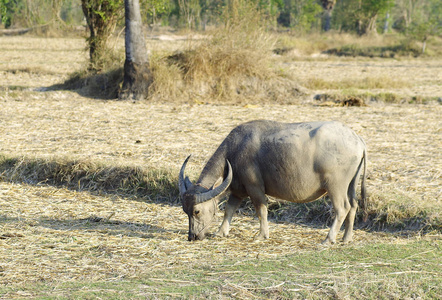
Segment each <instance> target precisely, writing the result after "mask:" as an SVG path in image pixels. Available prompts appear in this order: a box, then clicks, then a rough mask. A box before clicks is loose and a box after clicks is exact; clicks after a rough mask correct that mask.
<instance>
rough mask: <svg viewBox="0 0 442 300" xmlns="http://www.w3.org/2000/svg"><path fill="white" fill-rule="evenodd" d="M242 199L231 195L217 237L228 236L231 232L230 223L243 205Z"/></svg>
mask: <svg viewBox="0 0 442 300" xmlns="http://www.w3.org/2000/svg"><path fill="white" fill-rule="evenodd" d="M241 201H242V199H241V198H239V197H236V196H234V195H230V197H229V200H228V201H227V204H226V209H225V211H224V219H223V222H222V223H221V227H220V228H219V230H218V232H217V233H216V235H217V236H228V235H229V231H230V223H231V222H232V217H233V215H234V214H235V212H236V210H237V209H238V207H239V205H240V204H241Z"/></svg>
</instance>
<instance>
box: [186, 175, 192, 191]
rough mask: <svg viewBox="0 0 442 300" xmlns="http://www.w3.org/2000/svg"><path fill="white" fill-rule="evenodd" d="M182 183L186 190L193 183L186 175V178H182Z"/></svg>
mask: <svg viewBox="0 0 442 300" xmlns="http://www.w3.org/2000/svg"><path fill="white" fill-rule="evenodd" d="M184 184H185V185H186V190H188V189H189V188H190V187H191V186H192V185H193V183H192V182H191V181H190V179H189V177H188V176H186V178H185V179H184Z"/></svg>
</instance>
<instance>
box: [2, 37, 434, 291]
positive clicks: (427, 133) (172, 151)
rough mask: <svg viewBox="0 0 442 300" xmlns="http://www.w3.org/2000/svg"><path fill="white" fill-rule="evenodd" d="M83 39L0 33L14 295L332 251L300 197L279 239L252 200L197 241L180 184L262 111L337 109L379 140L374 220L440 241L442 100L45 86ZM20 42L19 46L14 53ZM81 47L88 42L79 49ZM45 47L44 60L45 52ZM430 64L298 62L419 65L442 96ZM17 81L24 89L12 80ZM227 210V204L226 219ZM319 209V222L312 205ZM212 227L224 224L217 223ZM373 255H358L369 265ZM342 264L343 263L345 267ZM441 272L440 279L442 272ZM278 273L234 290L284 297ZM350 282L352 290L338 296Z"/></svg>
mask: <svg viewBox="0 0 442 300" xmlns="http://www.w3.org/2000/svg"><path fill="white" fill-rule="evenodd" d="M79 43H84V41H80V40H63V39H61V40H55V39H54V40H46V39H34V38H31V42H29V41H28V40H27V38H26V37H21V38H1V39H0V45H1V46H0V57H3V58H2V59H0V60H2V64H0V78H2V79H1V80H0V86H1V88H0V102H1V109H0V124H1V127H0V154H1V155H2V158H1V160H2V164H1V176H0V178H1V179H2V180H1V181H0V208H1V210H0V224H1V227H0V283H1V284H2V285H3V286H4V287H5V288H6V287H8V286H9V287H11V290H10V291H9V292H8V293H7V294H5V295H6V296H5V297H6V298H8V297H10V298H11V297H25V296H24V294H23V293H28V294H26V295H28V296H29V297H32V296H33V295H35V294H37V295H38V294H39V292H35V294H34V293H33V292H29V291H28V292H26V291H27V285H29V284H38V283H48V284H51V288H52V289H53V292H54V293H56V292H57V290H58V287H59V286H60V285H61V284H62V283H66V282H67V283H69V282H72V283H74V282H96V281H101V282H109V283H112V284H114V283H115V284H116V283H117V282H121V281H122V280H133V279H134V280H135V279H140V278H144V279H146V278H147V279H149V278H152V276H153V275H152V274H155V277H153V279H152V280H151V281H152V282H153V283H155V282H157V281H158V280H162V278H163V277H166V274H167V273H168V272H171V270H174V272H176V273H174V274H179V273H180V272H183V274H184V273H186V272H188V270H189V269H188V268H189V265H192V264H198V265H201V266H203V268H205V271H204V272H205V273H204V274H206V275H201V276H215V275H207V274H208V273H211V274H212V273H213V274H218V273H220V272H222V270H220V269H215V270H214V269H211V268H212V267H211V266H213V265H216V266H218V267H219V266H221V265H223V264H224V262H225V261H226V260H230V261H233V262H234V263H232V265H234V264H235V262H237V263H239V264H247V263H250V264H252V265H253V264H254V263H255V262H256V261H257V258H259V259H263V260H270V261H274V262H278V261H280V260H281V259H283V258H284V257H285V256H286V255H288V254H293V253H299V254H300V255H302V254H306V255H308V254H309V253H314V254H317V253H321V251H323V250H325V249H323V248H321V247H320V246H318V243H319V242H320V241H321V240H322V239H323V238H324V237H325V236H326V234H327V231H328V229H327V228H324V227H321V228H315V226H306V225H304V224H300V223H299V220H300V218H299V217H300V216H296V215H294V214H293V212H297V213H299V211H300V210H296V207H297V206H296V205H294V204H290V205H284V206H281V207H279V208H275V209H274V210H273V212H274V219H273V222H270V233H271V239H269V240H268V241H265V242H262V243H254V242H252V237H253V235H254V234H256V232H257V229H258V221H257V220H255V219H254V218H253V217H252V216H251V215H250V214H249V213H248V212H247V209H244V210H245V212H244V213H243V214H242V215H241V216H239V217H236V218H235V219H234V222H233V224H232V225H233V226H232V236H231V237H229V238H227V239H208V240H205V241H202V242H199V243H188V242H187V240H186V234H187V217H186V215H185V214H184V213H183V212H182V209H181V207H180V206H179V205H178V204H177V198H176V195H177V192H176V190H174V189H173V186H174V184H175V183H176V175H177V173H178V170H179V168H180V166H181V164H182V162H183V160H184V159H185V157H186V156H187V155H188V154H190V153H192V154H193V156H192V161H191V162H190V163H189V165H188V172H189V175H190V176H191V178H192V179H195V178H196V177H197V175H198V172H199V171H200V170H201V168H202V166H203V163H204V162H205V161H206V160H207V159H208V157H209V156H210V155H211V153H213V151H214V150H215V149H216V147H217V146H218V144H219V143H220V142H221V141H222V139H223V138H224V137H225V135H226V134H227V133H228V132H229V131H230V130H231V129H232V128H233V127H234V126H235V125H237V124H238V123H241V122H245V121H248V120H252V119H258V118H265V119H270V120H279V121H286V122H298V121H311V120H331V119H335V120H340V121H342V122H344V123H346V124H348V125H350V126H351V127H352V128H353V129H354V130H355V131H356V132H357V133H358V134H360V135H361V136H362V137H364V139H365V141H366V142H367V145H368V151H369V174H368V175H369V176H368V182H367V184H368V191H369V192H370V200H371V206H370V208H371V209H372V210H373V212H372V216H373V217H374V218H378V219H379V220H377V221H376V220H374V221H375V222H377V223H376V224H380V226H381V224H388V222H390V223H393V224H397V225H398V226H399V227H400V226H401V223H404V224H405V223H407V224H408V225H410V226H416V228H420V229H425V230H426V232H428V231H429V230H433V231H432V232H431V233H430V234H427V235H426V236H425V237H423V239H424V240H430V241H431V240H435V243H439V241H440V229H441V228H440V224H441V220H440V215H441V212H442V204H441V190H440V187H441V186H442V176H441V175H442V174H441V169H442V168H441V162H442V154H441V151H440V148H441V145H442V140H441V128H442V126H441V121H440V115H441V111H442V108H441V106H440V105H439V104H435V103H432V104H428V105H403V106H401V105H384V104H377V105H371V106H368V107H357V108H356V107H349V108H347V107H317V106H313V105H310V104H306V105H279V104H272V103H270V102H266V103H265V104H259V103H255V104H253V105H251V104H248V103H245V104H244V105H236V106H230V105H212V104H208V105H206V104H204V105H198V104H195V103H191V104H183V102H184V101H182V100H181V99H176V101H170V102H168V103H161V102H154V103H151V102H136V103H133V102H118V101H103V100H96V99H91V98H86V97H82V96H80V95H78V94H77V93H74V92H68V91H44V90H45V89H42V88H41V87H47V86H50V85H53V84H56V83H60V81H62V80H63V79H65V78H67V76H68V73H69V72H70V71H72V69H73V68H76V66H78V68H81V66H80V64H79V63H78V64H77V59H79V58H81V59H84V56H83V53H82V52H81V50H82V49H83V47H84V44H81V45H78V44H79ZM25 45H27V46H25ZM30 45H32V46H30ZM15 46H16V47H17V49H21V50H20V51H15V52H14V51H12V49H14V47H15ZM26 47H29V49H30V50H27V49H26ZM71 47H77V48H75V49H76V50H75V51H74V50H70V48H71ZM45 49H46V50H45ZM46 52H49V54H46ZM34 53H35V54H34ZM68 53H70V54H71V55H67V54H68ZM42 56H44V57H46V59H42V60H40V58H41V57H42ZM68 59H70V60H68ZM436 63H440V62H437V61H436ZM27 66H29V68H36V69H37V70H40V71H39V72H38V74H37V73H36V72H13V71H11V70H23V68H26V67H27ZM432 66H434V62H430V61H419V60H413V61H401V62H397V61H382V62H380V61H376V60H374V61H364V60H363V61H357V60H344V61H335V60H332V61H311V60H310V61H297V62H294V63H293V64H290V65H289V66H288V68H289V72H294V73H298V75H299V76H304V75H306V76H307V77H308V78H312V77H313V75H317V76H318V77H322V78H325V79H326V78H332V77H333V78H336V79H338V80H339V78H347V77H357V76H358V75H357V74H359V76H360V74H361V72H360V71H361V70H362V69H365V70H366V72H363V73H362V74H363V76H364V77H365V76H369V77H373V78H374V77H375V76H376V74H380V73H382V72H386V73H388V74H401V75H402V76H403V77H401V78H403V80H411V79H409V78H411V76H412V75H413V74H414V75H415V74H419V77H418V78H415V79H414V82H415V85H414V86H413V88H412V90H411V91H409V93H410V94H412V93H414V94H416V95H419V94H420V92H421V91H424V90H425V91H426V92H427V93H431V94H432V95H433V96H441V95H440V89H438V87H440V79H437V78H438V77H437V76H438V75H437V74H438V73H437V72H436V71H437V68H434V67H432ZM41 70H43V71H41ZM380 70H382V71H380ZM416 70H419V72H417V71H416ZM379 72H380V73H379ZM435 72H436V73H435ZM54 74H56V75H55V76H54ZM429 78H431V80H427V79H429ZM325 79H324V80H325ZM13 86H21V87H22V88H21V89H12V88H11V87H13ZM397 89H402V90H403V89H404V87H397ZM315 92H316V91H315ZM177 96H178V94H177ZM287 101H292V102H293V103H297V102H302V100H300V99H287ZM60 168H61V169H60ZM60 170H63V171H60ZM50 176H53V177H52V179H51V177H50ZM57 176H58V177H57ZM69 176H70V177H69ZM26 179H27V182H26ZM49 179H50V180H49ZM51 180H52V181H51ZM124 180H127V181H124ZM86 182H88V183H95V184H97V185H93V186H91V185H87V184H85V183H86ZM47 183H50V185H47ZM133 189H134V190H136V189H138V192H133ZM165 191H168V193H169V194H167V192H165ZM379 212H382V213H379ZM221 215H222V213H221V212H220V213H218V220H220V218H221ZM311 217H312V218H313V219H314V215H313V216H311ZM410 218H415V219H412V220H408V219H410ZM218 223H219V222H218ZM319 224H320V225H322V224H323V223H319ZM216 225H218V224H216ZM422 226H427V227H426V228H422ZM215 228H216V226H215V225H214V226H213V228H212V231H214V230H215ZM409 229H410V228H409ZM408 233H409V234H410V235H412V236H413V237H411V238H407V237H403V236H402V235H400V234H399V235H398V234H389V233H386V232H382V231H373V232H370V231H365V230H361V229H358V230H356V232H355V242H354V243H353V244H352V245H351V247H354V249H362V250H360V251H361V252H362V253H363V254H364V251H365V250H364V249H365V248H364V247H366V246H367V245H370V244H391V245H409V244H410V243H412V242H413V241H416V240H420V239H421V238H422V237H421V236H420V235H419V233H418V232H417V231H416V232H408ZM373 247H375V245H374V246H373ZM346 249H350V248H347V246H341V245H337V246H334V247H332V251H334V250H336V251H337V252H340V251H347V250H346ZM352 249H353V248H352ZM325 251H329V250H325ZM349 251H350V250H349ZM330 253H331V252H330ZM366 255H367V254H366ZM365 259H366V260H369V262H370V263H371V262H372V260H373V262H374V264H376V262H379V261H378V259H377V258H373V257H371V256H370V255H368V258H367V256H365ZM204 261H206V262H208V261H210V263H204ZM365 262H367V261H362V262H360V261H358V262H352V263H351V264H352V265H358V266H359V267H360V269H361V270H363V271H366V270H367V268H366V267H365V265H363V263H365ZM385 263H387V261H386V262H385ZM388 263H390V262H388ZM391 264H392V265H394V266H395V267H397V268H399V269H398V270H396V271H395V270H391V273H394V272H402V269H400V265H401V261H393V262H391ZM424 264H425V263H424ZM341 265H342V264H338V266H341ZM299 268H300V270H302V267H299ZM344 269H345V268H344ZM344 269H343V271H342V272H346V271H345V270H344ZM296 270H297V269H296ZM327 270H328V269H327ZM412 271H413V270H412ZM242 272H243V271H239V273H238V274H240V275H241V274H243V273H242ZM407 272H408V271H407ZM434 272H436V277H437V276H438V274H439V275H440V272H439V273H437V271H434ZM298 273H302V271H299V272H298ZM158 274H164V275H162V276H159V275H158ZM233 274H235V273H233ZM345 274H346V273H345ZM345 274H344V273H340V274H338V275H339V276H338V275H336V276H335V277H333V280H334V288H337V287H339V288H340V289H339V290H336V293H337V294H336V295H341V296H342V295H344V296H343V297H345V295H346V292H345V291H346V290H345V287H347V288H348V287H350V286H352V284H356V285H357V284H358V282H357V281H356V280H359V278H358V279H355V278H350V277H347V276H346V275H345ZM406 274H408V273H406ZM411 274H414V273H411ZM295 275H296V274H293V276H295ZM298 275H299V274H298ZM424 275H425V274H424ZM424 275H422V276H423V277H425V276H424ZM430 275H431V276H434V274H430ZM158 276H159V277H158ZM216 276H217V277H218V276H219V274H218V275H216ZM221 276H223V275H221ZM263 276H264V277H265V276H267V275H264V274H261V275H260V277H259V278H263ZM268 276H270V275H268ZM327 276H329V274H328V273H327V274H325V273H324V274H323V276H322V277H321V278H322V279H321V280H324V282H329V281H330V279H328V281H327ZM394 276H396V275H388V274H387V275H384V277H382V279H384V278H389V279H390V281H389V284H391V287H392V289H393V290H395V291H397V290H400V289H401V287H397V286H394V285H398V284H399V285H401V286H408V284H409V282H408V283H407V281H405V282H399V281H396V280H394V278H396V277H394ZM356 277H357V276H356ZM183 278H184V279H183ZM209 278H212V277H209ZM309 278H311V277H309ZM166 279H168V280H175V281H170V282H173V284H176V285H179V286H189V287H190V286H195V285H198V284H195V282H199V279H198V278H192V277H191V276H190V275H189V276H187V277H186V276H184V275H183V277H179V278H166ZM155 280H156V281H155ZM179 280H181V282H179ZM261 280H262V281H259V282H264V279H261ZM345 280H349V284H347V282H344V281H345ZM372 280H373V282H376V283H373V284H374V285H375V286H376V285H377V284H378V283H379V278H372ZM368 281H369V280H368ZM321 282H322V281H321ZM279 284H281V281H279V282H276V281H275V282H273V283H270V284H268V285H264V286H262V290H258V289H257V288H256V287H253V286H252V287H250V285H251V283H250V282H248V283H247V282H242V281H241V278H239V279H238V281H234V282H231V283H228V282H225V283H224V285H223V289H224V290H225V291H228V292H231V293H236V295H238V298H240V297H243V298H247V297H251V295H252V296H253V295H257V294H258V292H260V293H261V292H263V293H264V292H265V291H266V290H265V288H266V287H268V288H269V289H268V290H270V291H273V292H274V294H272V293H270V294H264V295H267V297H268V298H272V297H275V298H276V297H277V295H280V294H278V293H279V292H280V289H282V288H283V286H285V285H287V284H285V285H280V286H278V285H279ZM332 284H333V282H332ZM365 284H366V285H367V284H370V283H367V282H365ZM327 285H328V284H327V283H319V284H318V283H314V282H311V283H309V284H305V286H304V287H302V286H292V289H293V290H295V289H296V288H299V289H302V290H307V291H309V294H308V295H310V296H311V297H312V298H313V297H314V295H315V293H316V292H318V290H321V289H322V291H324V290H325V291H327V293H328V294H326V296H327V295H328V297H333V295H334V294H333V287H332V288H327ZM137 288H139V287H137ZM342 289H344V292H342V293H343V294H342V293H341V294H339V291H342ZM143 291H145V292H146V294H144V296H146V295H150V296H151V297H155V296H158V297H161V296H159V295H158V294H155V293H157V292H161V290H160V291H159V290H157V289H156V288H155V284H152V285H147V286H145V287H143ZM439 291H440V290H439ZM63 292H66V290H63ZM68 292H69V290H68ZM91 293H93V291H91ZM149 293H151V294H149ZM436 293H437V291H436ZM63 294H64V293H61V295H63ZM171 295H172V296H171V297H173V293H172V294H171ZM212 295H213V294H212ZM275 295H276V296H275ZM321 295H322V294H321ZM401 295H402V296H404V295H407V294H406V293H402V294H399V297H400V296H401ZM419 295H421V294H419ZM422 295H423V292H422ZM169 296H170V295H169ZM180 296H182V295H181V294H178V295H175V297H180ZM347 296H348V295H347ZM148 297H149V296H148ZM226 297H227V296H226ZM336 297H337V296H336Z"/></svg>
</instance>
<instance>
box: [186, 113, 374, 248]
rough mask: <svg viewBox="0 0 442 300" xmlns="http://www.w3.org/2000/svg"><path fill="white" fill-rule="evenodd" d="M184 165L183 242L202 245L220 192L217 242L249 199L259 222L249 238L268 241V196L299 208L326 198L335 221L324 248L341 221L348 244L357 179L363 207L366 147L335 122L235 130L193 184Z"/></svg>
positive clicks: (267, 123) (262, 123) (261, 125)
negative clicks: (185, 218)
mask: <svg viewBox="0 0 442 300" xmlns="http://www.w3.org/2000/svg"><path fill="white" fill-rule="evenodd" d="M189 157H190V156H189ZM189 157H188V158H187V159H186V161H185V162H184V164H183V166H182V168H181V171H180V175H179V183H180V194H181V197H182V204H183V209H184V211H185V212H186V213H187V215H188V216H189V240H195V239H203V238H204V237H205V235H206V233H207V229H208V227H209V225H210V223H211V222H212V220H213V219H214V218H215V213H216V208H217V204H218V195H220V194H221V193H223V192H224V191H225V190H229V191H230V196H229V200H228V201H227V205H226V209H225V215H224V220H223V222H222V224H221V227H220V229H219V231H218V233H217V235H219V236H227V235H228V233H229V227H230V222H231V220H232V216H233V214H234V213H235V211H236V210H237V208H238V206H239V205H240V203H241V201H242V200H243V199H244V198H246V197H248V196H249V197H250V199H251V200H252V202H253V204H254V206H255V209H256V213H257V216H258V218H259V220H260V232H259V234H258V235H257V236H256V237H255V238H256V239H264V238H268V237H269V230H268V223H267V197H266V195H270V196H273V197H276V198H279V199H283V200H288V201H291V202H296V203H305V202H310V201H314V200H316V199H318V198H320V197H321V196H323V195H325V194H326V193H328V195H329V197H330V199H331V202H332V205H333V208H334V210H335V218H334V221H333V224H332V226H331V228H330V232H329V233H328V236H327V238H326V240H325V241H324V242H325V243H335V242H336V235H337V233H338V231H339V229H340V228H341V226H342V224H343V223H344V220H345V233H344V238H343V240H344V242H349V241H351V239H352V234H353V223H354V219H355V214H356V209H357V207H358V203H357V202H356V199H355V197H356V187H357V185H358V181H359V177H360V175H361V173H362V171H363V177H362V178H363V181H362V184H361V195H362V199H361V200H363V201H361V206H363V207H362V208H364V206H365V205H364V203H365V173H366V160H367V159H366V147H365V143H364V141H363V140H362V139H361V138H360V137H359V136H358V135H357V134H356V133H355V132H354V131H353V130H351V129H350V128H348V127H347V126H345V125H343V124H341V123H339V122H335V121H332V122H309V123H290V124H287V123H279V122H272V121H252V122H248V123H244V124H241V125H239V126H237V127H236V128H234V129H233V130H232V131H231V132H230V134H229V135H228V136H227V137H226V139H225V140H224V141H223V142H222V143H221V145H220V146H219V147H218V149H217V150H216V151H215V153H214V154H213V155H212V157H211V158H210V159H209V161H208V162H207V164H206V166H205V167H204V169H203V171H202V172H201V175H200V177H199V179H198V181H197V182H196V183H195V184H192V183H191V182H190V180H189V178H188V177H184V170H185V167H186V164H187V161H188V159H189Z"/></svg>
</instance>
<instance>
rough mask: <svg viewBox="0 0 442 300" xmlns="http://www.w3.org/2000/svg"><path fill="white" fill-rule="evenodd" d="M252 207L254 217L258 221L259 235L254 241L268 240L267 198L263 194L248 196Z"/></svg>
mask: <svg viewBox="0 0 442 300" xmlns="http://www.w3.org/2000/svg"><path fill="white" fill-rule="evenodd" d="M250 199H252V202H253V205H254V206H255V210H256V215H257V217H258V219H259V226H260V227H259V233H258V235H257V236H255V240H264V239H268V238H269V223H268V221H267V214H268V212H267V202H268V199H267V196H266V195H265V194H258V195H255V196H252V195H251V196H250Z"/></svg>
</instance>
